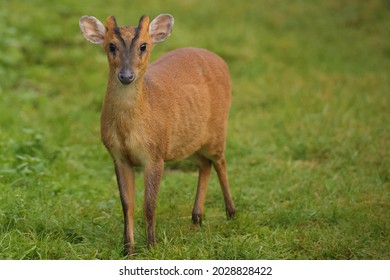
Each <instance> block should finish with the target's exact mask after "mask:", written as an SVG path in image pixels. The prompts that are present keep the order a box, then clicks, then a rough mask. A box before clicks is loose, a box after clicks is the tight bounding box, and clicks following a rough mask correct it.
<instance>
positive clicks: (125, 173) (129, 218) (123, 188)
mask: <svg viewBox="0 0 390 280" xmlns="http://www.w3.org/2000/svg"><path fill="white" fill-rule="evenodd" d="M114 164H115V174H116V179H117V182H118V188H119V193H120V198H121V202H122V209H123V218H124V222H125V227H124V238H123V242H124V249H125V252H124V253H125V255H132V254H134V247H135V245H134V234H133V231H134V223H133V217H134V200H135V199H134V198H135V193H134V190H135V183H134V171H133V168H132V166H130V165H129V164H128V163H127V162H126V161H122V160H115V161H114Z"/></svg>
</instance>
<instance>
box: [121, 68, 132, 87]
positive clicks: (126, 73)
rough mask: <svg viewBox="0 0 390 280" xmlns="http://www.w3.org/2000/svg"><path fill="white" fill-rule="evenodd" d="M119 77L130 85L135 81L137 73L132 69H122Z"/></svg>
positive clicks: (122, 81) (123, 82)
mask: <svg viewBox="0 0 390 280" xmlns="http://www.w3.org/2000/svg"><path fill="white" fill-rule="evenodd" d="M118 79H119V81H120V82H121V83H122V84H123V85H129V84H131V83H132V82H133V81H134V79H135V74H134V73H133V72H131V71H130V70H122V71H120V72H119V74H118Z"/></svg>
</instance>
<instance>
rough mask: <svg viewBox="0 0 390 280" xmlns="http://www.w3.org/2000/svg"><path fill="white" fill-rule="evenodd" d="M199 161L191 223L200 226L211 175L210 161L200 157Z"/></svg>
mask: <svg viewBox="0 0 390 280" xmlns="http://www.w3.org/2000/svg"><path fill="white" fill-rule="evenodd" d="M198 160H199V178H198V189H197V192H196V197H195V203H194V208H193V210H192V223H193V224H194V225H199V226H201V225H202V219H203V206H204V202H205V199H206V193H207V186H208V182H209V178H210V174H211V161H210V160H209V159H208V158H205V157H203V156H201V155H199V156H198Z"/></svg>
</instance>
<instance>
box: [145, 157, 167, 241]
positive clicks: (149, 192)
mask: <svg viewBox="0 0 390 280" xmlns="http://www.w3.org/2000/svg"><path fill="white" fill-rule="evenodd" d="M163 171H164V161H163V160H155V161H154V162H151V163H149V164H148V165H147V166H145V170H144V176H145V179H144V181H145V195H144V214H145V220H146V235H147V239H148V247H149V248H150V247H151V246H153V245H154V244H155V242H156V237H155V225H156V202H157V194H158V192H159V189H160V180H161V176H162V173H163Z"/></svg>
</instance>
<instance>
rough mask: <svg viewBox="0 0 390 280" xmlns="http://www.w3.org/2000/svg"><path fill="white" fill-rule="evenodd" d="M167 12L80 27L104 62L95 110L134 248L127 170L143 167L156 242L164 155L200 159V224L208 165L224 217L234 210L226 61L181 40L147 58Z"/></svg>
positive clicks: (196, 212)
mask: <svg viewBox="0 0 390 280" xmlns="http://www.w3.org/2000/svg"><path fill="white" fill-rule="evenodd" d="M172 25H173V18H172V17H171V16H170V15H160V16H158V17H157V18H156V19H154V20H153V21H152V22H151V23H149V19H148V18H147V17H142V18H141V19H140V22H139V25H138V27H121V28H119V27H117V25H116V21H115V19H114V18H113V17H109V18H108V20H107V24H106V26H103V25H102V24H101V23H100V22H99V21H97V19H95V18H93V17H83V18H82V19H81V20H80V27H81V29H82V31H83V33H84V36H85V37H86V38H87V39H88V40H89V41H91V42H93V43H98V44H102V45H103V47H104V48H105V49H106V51H107V56H108V60H109V65H110V71H109V79H108V85H107V90H106V96H105V98H104V102H103V108H102V114H101V136H102V141H103V143H104V145H105V147H106V148H107V150H108V151H109V153H110V154H111V156H112V158H113V160H114V165H115V172H116V176H117V181H118V187H119V190H120V195H121V201H122V207H123V212H124V222H125V232H124V242H125V246H126V249H127V251H128V253H133V252H134V236H133V228H134V226H133V213H134V172H133V167H134V166H137V165H141V166H143V167H144V182H145V194H144V195H145V197H144V214H145V219H146V229H147V239H148V244H149V245H152V244H154V242H155V233H154V231H155V229H154V228H155V209H156V198H157V194H158V190H159V184H160V180H161V176H162V173H163V169H164V162H166V161H172V160H181V159H184V158H188V157H190V156H193V157H194V158H196V159H197V160H198V162H199V181H198V191H197V195H196V199H195V204H194V208H193V213H192V220H193V223H194V224H201V222H202V215H203V205H204V200H205V196H206V190H207V184H208V179H209V177H210V172H211V166H212V165H213V166H214V167H215V169H216V171H217V174H218V178H219V181H220V184H221V187H222V191H223V194H224V199H225V204H226V210H227V213H228V216H229V217H232V216H233V215H234V213H235V207H234V203H233V201H232V199H231V195H230V191H229V186H228V181H227V174H226V162H225V157H224V150H225V139H226V129H227V119H228V113H229V107H230V92H231V89H230V76H229V71H228V67H227V65H226V63H225V62H224V61H223V60H222V59H221V58H220V57H219V56H217V55H215V54H213V53H212V52H210V51H207V50H204V49H197V48H182V49H177V50H174V51H171V52H169V53H167V54H165V55H164V56H162V57H161V58H160V59H158V60H156V61H155V62H154V63H151V64H150V65H148V62H149V56H150V50H151V45H152V44H155V43H157V42H160V41H163V40H165V38H166V37H168V36H169V34H170V31H171V28H172Z"/></svg>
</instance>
